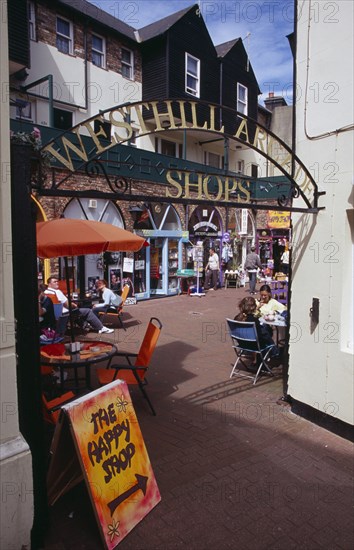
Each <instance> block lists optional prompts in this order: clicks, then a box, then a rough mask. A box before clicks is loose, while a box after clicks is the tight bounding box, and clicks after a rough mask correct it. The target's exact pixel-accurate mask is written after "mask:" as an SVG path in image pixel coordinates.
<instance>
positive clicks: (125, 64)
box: [122, 48, 134, 80]
mask: <svg viewBox="0 0 354 550" xmlns="http://www.w3.org/2000/svg"><path fill="white" fill-rule="evenodd" d="M122 75H123V76H124V77H125V78H129V80H133V77H134V57H133V52H132V51H130V50H126V49H125V48H122Z"/></svg>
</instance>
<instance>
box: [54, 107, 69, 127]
mask: <svg viewBox="0 0 354 550" xmlns="http://www.w3.org/2000/svg"><path fill="white" fill-rule="evenodd" d="M53 110H54V128H58V129H59V130H69V128H72V127H73V114H72V112H71V111H64V110H63V109H55V108H54V109H53Z"/></svg>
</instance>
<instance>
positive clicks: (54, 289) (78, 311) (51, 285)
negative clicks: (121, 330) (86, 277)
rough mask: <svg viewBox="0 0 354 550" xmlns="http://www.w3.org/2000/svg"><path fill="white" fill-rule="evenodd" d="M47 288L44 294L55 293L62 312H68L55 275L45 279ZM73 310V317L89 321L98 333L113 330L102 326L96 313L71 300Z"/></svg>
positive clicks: (65, 300) (107, 332)
mask: <svg viewBox="0 0 354 550" xmlns="http://www.w3.org/2000/svg"><path fill="white" fill-rule="evenodd" d="M47 285H48V288H47V290H46V291H45V294H47V295H48V296H50V295H51V294H52V295H53V294H55V296H56V297H57V299H58V300H59V302H60V303H61V304H63V313H64V314H65V313H68V312H69V310H68V307H69V303H68V299H67V297H66V296H65V294H64V293H63V292H62V291H61V290H60V289H59V288H58V285H59V281H58V279H57V278H56V277H49V279H48V280H47ZM71 305H72V309H73V312H75V318H78V317H79V318H80V319H83V320H84V321H86V322H87V323H89V324H90V325H91V326H92V328H93V329H94V330H97V332H98V333H99V334H110V333H111V332H114V330H113V329H112V328H108V327H105V326H103V324H102V323H101V321H100V319H99V318H98V317H96V315H95V314H94V313H93V311H92V310H91V309H90V308H88V307H79V308H78V307H77V305H76V304H75V303H73V302H71Z"/></svg>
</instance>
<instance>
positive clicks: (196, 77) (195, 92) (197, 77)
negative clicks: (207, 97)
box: [185, 52, 200, 97]
mask: <svg viewBox="0 0 354 550" xmlns="http://www.w3.org/2000/svg"><path fill="white" fill-rule="evenodd" d="M189 59H192V60H193V61H196V62H197V75H195V74H193V73H191V72H190V71H188V60H189ZM188 77H190V78H192V79H194V80H195V82H196V87H195V89H193V88H191V87H190V86H189V85H188ZM185 92H186V94H189V95H191V96H193V97H200V59H198V58H197V57H194V55H191V54H190V53H188V52H185Z"/></svg>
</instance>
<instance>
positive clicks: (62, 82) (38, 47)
mask: <svg viewBox="0 0 354 550" xmlns="http://www.w3.org/2000/svg"><path fill="white" fill-rule="evenodd" d="M31 59H33V60H36V61H35V63H32V67H31V69H28V71H27V72H28V77H27V79H26V81H25V85H28V84H30V83H31V82H35V81H36V80H39V79H41V78H43V76H46V75H52V76H53V89H54V101H55V100H58V101H59V100H60V101H65V102H67V103H70V104H72V106H71V107H70V106H69V105H67V106H66V105H61V104H60V103H56V104H55V106H56V107H58V108H60V109H64V110H65V109H67V110H73V111H74V112H75V114H74V120H73V124H79V123H80V122H82V121H83V120H86V119H87V118H90V117H91V116H94V115H96V114H98V112H99V111H100V110H101V111H103V110H105V109H108V108H112V107H113V106H115V105H118V104H121V103H125V102H127V101H131V102H133V101H140V100H141V95H142V90H141V84H140V83H139V82H133V81H130V80H127V79H126V78H123V77H122V75H120V74H118V73H116V72H113V71H108V70H105V69H101V68H99V67H96V66H95V65H93V64H92V63H90V62H89V63H88V74H87V79H88V83H89V86H88V108H87V109H85V98H86V94H85V85H84V84H85V64H84V60H83V59H81V58H80V57H75V56H70V55H65V54H63V53H61V52H59V51H58V50H57V48H55V47H53V46H49V45H48V44H44V43H43V42H33V41H31ZM29 92H31V93H36V94H39V95H42V96H43V95H44V96H45V97H48V83H47V82H44V83H41V84H39V85H37V86H36V87H34V88H31V89H30V90H29ZM36 102H37V122H38V124H43V125H44V126H45V125H47V124H49V112H48V101H47V100H45V101H44V100H41V99H37V100H36Z"/></svg>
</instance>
